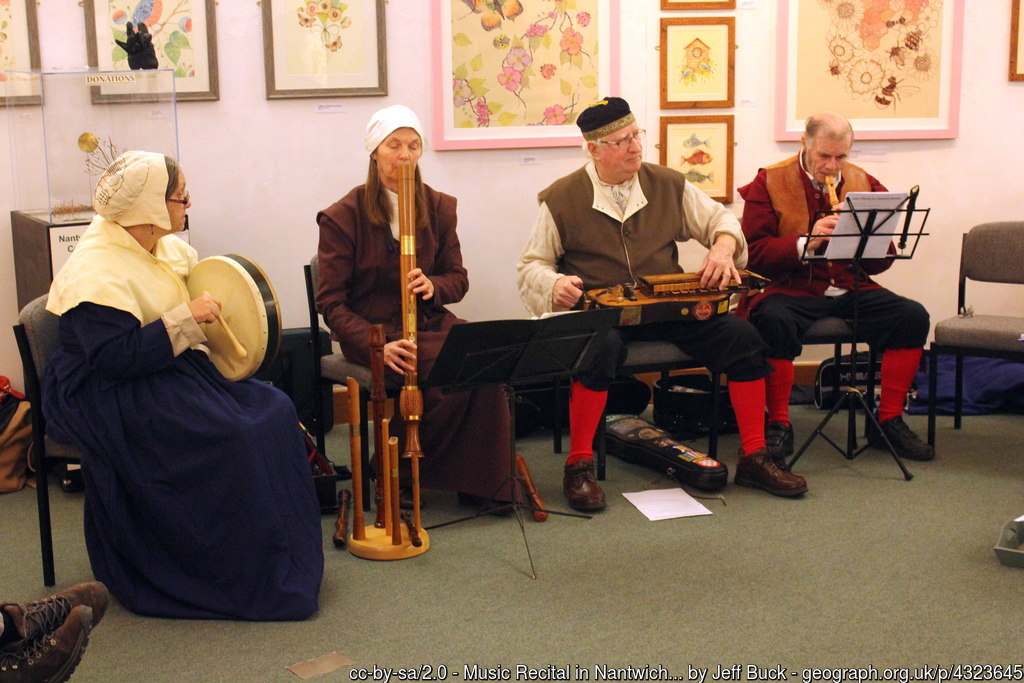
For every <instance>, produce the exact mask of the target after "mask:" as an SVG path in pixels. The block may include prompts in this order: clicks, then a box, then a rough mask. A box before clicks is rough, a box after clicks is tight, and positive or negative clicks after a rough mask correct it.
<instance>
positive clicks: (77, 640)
mask: <svg viewBox="0 0 1024 683" xmlns="http://www.w3.org/2000/svg"><path fill="white" fill-rule="evenodd" d="M92 627H93V620H92V608H91V607H89V606H88V605H77V606H75V607H73V608H72V609H71V611H70V612H69V613H68V615H67V618H66V619H65V620H64V622H63V623H62V624H60V625H58V627H57V628H56V629H54V630H53V631H50V632H49V633H43V634H39V635H37V636H36V637H34V638H32V639H29V640H21V641H18V642H17V643H14V644H12V645H9V646H7V647H5V648H3V649H0V680H3V681H4V683H22V681H24V682H26V683H27V682H29V681H33V682H35V681H53V682H55V683H59V682H61V681H66V680H68V679H69V678H70V677H71V673H72V672H73V671H74V670H75V667H76V666H78V663H79V662H80V661H82V655H83V654H85V646H86V645H87V644H88V643H89V631H90V630H92Z"/></svg>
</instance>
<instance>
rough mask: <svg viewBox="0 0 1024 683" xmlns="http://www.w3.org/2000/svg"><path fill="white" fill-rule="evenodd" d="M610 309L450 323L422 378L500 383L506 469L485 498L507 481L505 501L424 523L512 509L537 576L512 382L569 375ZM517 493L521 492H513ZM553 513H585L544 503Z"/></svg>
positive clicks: (608, 319) (610, 320)
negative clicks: (505, 420) (506, 439)
mask: <svg viewBox="0 0 1024 683" xmlns="http://www.w3.org/2000/svg"><path fill="white" fill-rule="evenodd" d="M618 320H619V312H618V311H617V310H615V309H611V308H609V309H597V310H593V311H581V312H573V313H566V314H564V315H556V316H552V317H549V318H543V319H540V320H490V321H484V322H476V323H464V324H462V325H454V326H453V327H452V328H451V329H450V330H449V331H448V336H447V337H446V338H445V341H444V345H443V346H442V347H441V351H440V353H439V354H438V356H437V359H436V360H435V361H434V366H433V368H432V369H431V371H430V376H429V377H428V378H427V381H426V384H427V385H428V386H432V387H439V388H441V390H442V391H443V392H444V393H446V394H448V393H453V392H456V391H465V390H467V389H474V388H477V387H485V386H494V385H501V386H502V387H503V388H504V391H505V396H506V398H507V400H508V408H509V417H510V419H511V424H510V429H509V435H510V439H509V441H510V443H509V475H508V477H507V478H506V479H505V480H504V481H502V482H501V484H499V485H498V487H497V488H496V489H495V492H494V494H492V495H491V500H492V501H494V500H495V496H496V495H498V493H499V492H500V491H501V490H503V489H504V488H505V486H506V485H507V484H510V493H511V502H509V503H506V504H504V505H501V506H498V507H495V508H493V509H490V510H487V511H481V512H478V513H476V514H474V515H469V516H466V517H460V518H458V519H453V520H449V521H447V522H441V523H440V524H434V525H432V526H429V527H427V529H437V528H439V527H443V526H448V525H450V524H457V523H459V522H464V521H467V520H470V519H476V518H477V517H480V516H482V515H486V514H496V513H500V512H503V511H507V510H512V511H513V512H514V513H515V516H516V519H517V520H518V522H519V529H520V531H522V534H523V543H524V544H525V545H526V555H527V557H528V558H529V560H530V575H531V577H532V578H534V579H536V578H537V572H536V571H535V569H534V566H533V556H532V555H531V554H530V544H529V543H528V542H527V540H526V527H525V525H524V524H523V517H522V515H521V514H520V509H521V508H523V507H528V508H530V509H531V510H533V507H532V505H524V504H522V503H519V502H518V500H519V499H520V497H522V498H523V499H524V500H525V499H526V498H527V497H528V496H527V487H526V483H525V481H524V480H523V478H522V476H520V475H519V473H518V470H517V468H516V436H515V403H516V395H515V385H517V384H524V383H534V382H539V381H541V380H551V379H553V378H555V377H562V376H565V375H571V374H573V373H575V372H576V369H577V368H578V367H579V365H580V363H581V362H582V361H583V359H584V358H585V357H586V356H587V354H588V353H589V352H593V351H594V350H595V349H596V348H597V347H598V346H599V343H600V340H602V339H603V338H604V337H605V335H607V333H608V330H610V329H611V328H612V326H613V325H614V324H616V323H618ZM517 493H519V494H521V495H516V494H517ZM544 511H545V512H547V513H549V514H553V515H563V516H566V517H580V518H583V519H590V518H591V515H582V514H578V513H574V512H560V511H557V510H551V509H550V508H546V507H545V508H544Z"/></svg>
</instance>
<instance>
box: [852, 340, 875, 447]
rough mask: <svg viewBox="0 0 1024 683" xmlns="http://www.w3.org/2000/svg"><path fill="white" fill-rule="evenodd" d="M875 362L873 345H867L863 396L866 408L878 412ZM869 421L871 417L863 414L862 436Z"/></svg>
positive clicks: (866, 432)
mask: <svg viewBox="0 0 1024 683" xmlns="http://www.w3.org/2000/svg"><path fill="white" fill-rule="evenodd" d="M877 363H878V356H877V354H875V347H873V346H869V347H868V376H867V378H866V385H867V386H866V389H867V395H866V396H865V397H864V398H865V399H866V403H867V406H868V410H870V411H871V412H872V413H877V412H878V406H876V405H875V367H876V364H877ZM856 367H857V366H856V364H854V369H855V370H856ZM854 379H855V381H856V378H854ZM869 422H871V419H870V418H869V417H868V416H867V415H865V416H864V436H867V435H868V423H869Z"/></svg>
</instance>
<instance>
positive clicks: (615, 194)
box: [516, 97, 807, 511]
mask: <svg viewBox="0 0 1024 683" xmlns="http://www.w3.org/2000/svg"><path fill="white" fill-rule="evenodd" d="M576 123H577V125H578V126H579V127H580V130H581V131H582V132H583V138H584V140H585V141H586V146H587V151H588V153H589V155H590V158H591V160H590V161H589V162H588V163H587V164H586V165H584V166H583V167H582V168H581V169H579V170H577V171H575V172H573V173H571V174H569V175H568V176H565V177H564V178H561V179H559V180H557V181H555V182H554V183H553V184H551V185H550V186H549V187H548V188H547V189H545V190H544V191H542V192H541V193H540V194H539V195H538V200H539V202H540V211H539V212H538V215H537V220H536V222H535V223H534V226H533V231H532V233H531V235H530V240H529V242H528V243H527V245H526V248H525V249H524V250H523V253H522V255H521V256H520V258H519V263H518V264H517V266H516V268H517V270H518V272H519V293H520V296H521V297H522V299H523V303H524V304H526V307H527V308H528V309H529V310H530V312H531V313H533V314H534V315H540V314H542V313H546V312H551V311H563V310H568V309H570V308H574V307H576V306H577V304H578V303H579V302H580V299H581V296H582V294H583V292H584V291H586V290H589V289H593V288H598V287H610V286H613V285H616V284H621V283H625V282H636V281H637V278H638V277H640V276H645V275H656V274H663V273H678V272H681V271H682V269H681V268H680V266H679V252H678V247H677V245H676V242H685V241H687V240H690V239H695V240H697V241H698V242H700V243H701V244H703V245H704V246H705V247H707V248H708V254H707V256H706V257H705V259H704V263H703V264H702V265H701V268H700V269H699V270H698V271H697V273H698V274H699V275H701V285H702V286H703V287H721V288H724V287H725V286H727V285H728V283H729V282H730V281H731V280H733V279H739V273H738V271H737V267H738V266H742V265H743V264H745V263H746V260H747V250H746V241H745V240H744V237H743V232H742V230H740V225H739V221H737V220H736V217H735V216H733V215H732V214H731V213H730V212H728V211H726V210H725V208H724V207H723V206H722V205H720V204H718V203H717V202H714V201H713V200H711V198H709V197H708V196H707V195H706V194H704V193H703V192H702V191H700V190H699V189H697V188H695V187H694V186H693V185H691V184H690V183H688V182H686V179H685V178H684V177H683V175H682V174H681V173H679V172H678V171H675V170H673V169H670V168H667V167H664V166H659V165H656V164H648V163H644V162H643V158H642V157H643V133H644V131H642V130H641V129H640V127H639V125H638V124H637V122H636V119H635V118H634V117H633V114H632V113H631V112H630V110H629V105H628V104H627V103H626V101H625V100H623V99H621V98H618V97H608V98H606V99H603V100H601V101H599V102H597V103H595V104H593V105H591V106H590V107H588V108H587V109H586V110H584V111H583V112H582V113H581V114H580V115H579V117H578V118H577V121H576ZM654 339H657V340H664V341H671V342H673V343H675V344H677V345H678V346H679V347H680V348H681V349H683V350H684V351H685V352H686V353H687V354H689V355H691V356H692V357H694V358H695V359H697V360H699V361H700V362H701V363H703V364H705V365H706V366H707V367H709V368H712V369H714V370H721V371H724V372H726V373H727V374H728V376H729V393H730V397H731V399H732V404H733V408H734V409H735V411H736V417H737V422H738V423H739V428H740V440H741V442H742V446H741V448H740V455H741V456H742V457H741V458H740V462H739V465H738V466H737V468H736V477H735V481H736V483H737V484H740V485H743V486H753V487H757V488H761V489H764V490H765V491H768V492H769V493H773V494H775V495H779V496H799V495H801V494H803V493H804V492H806V491H807V483H806V481H805V480H804V478H803V477H801V476H799V475H795V474H792V473H789V472H785V471H783V470H781V469H779V468H778V467H777V466H776V465H775V464H774V463H773V461H772V458H771V454H770V453H769V452H768V449H767V448H766V447H765V438H764V410H765V383H764V377H765V375H766V374H767V371H768V365H767V363H766V362H765V359H764V344H763V342H762V341H761V339H760V336H759V335H758V333H757V330H756V329H754V327H753V326H752V325H751V324H750V323H748V322H747V321H745V320H741V319H739V318H736V317H734V316H730V315H722V316H715V317H712V318H710V319H708V320H704V321H699V322H698V321H674V322H665V323H649V324H646V325H639V326H633V327H620V328H615V329H613V330H612V332H611V333H610V334H609V336H608V338H607V339H606V340H605V345H604V347H603V349H602V353H600V354H594V355H593V356H592V361H591V362H589V363H587V364H586V367H581V368H580V370H579V374H578V376H577V377H575V378H574V380H573V383H572V389H571V394H570V399H569V422H570V428H571V434H570V442H571V446H570V452H569V457H568V459H567V461H566V465H565V477H564V480H563V488H564V491H565V495H566V498H567V499H568V501H569V505H570V506H571V507H573V508H575V509H578V510H589V511H593V510H600V509H602V508H604V506H605V497H604V492H603V491H602V490H601V487H600V485H599V484H598V483H597V480H596V478H595V476H594V469H593V451H592V444H593V439H594V433H595V432H596V430H597V425H598V421H599V420H600V419H601V416H602V414H603V413H604V405H605V400H606V399H607V395H608V385H609V382H610V380H611V378H613V377H614V376H615V374H616V370H617V369H618V367H619V365H621V363H622V360H623V359H624V358H625V351H626V344H627V343H628V342H630V341H633V340H654Z"/></svg>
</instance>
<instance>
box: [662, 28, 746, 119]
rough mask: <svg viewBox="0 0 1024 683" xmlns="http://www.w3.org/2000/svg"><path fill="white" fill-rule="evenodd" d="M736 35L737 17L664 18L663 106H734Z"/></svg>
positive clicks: (673, 107) (692, 107) (674, 107)
mask: <svg viewBox="0 0 1024 683" xmlns="http://www.w3.org/2000/svg"><path fill="white" fill-rule="evenodd" d="M735 36H736V19H735V17H685V18H683V17H679V18H676V17H671V18H663V19H662V20H661V43H660V45H659V49H660V50H661V107H662V109H694V108H697V109H702V108H715V109H718V108H727V107H731V106H733V99H734V97H735V95H734V93H735V91H736V77H735V76H736V74H735V55H736V37H735Z"/></svg>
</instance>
